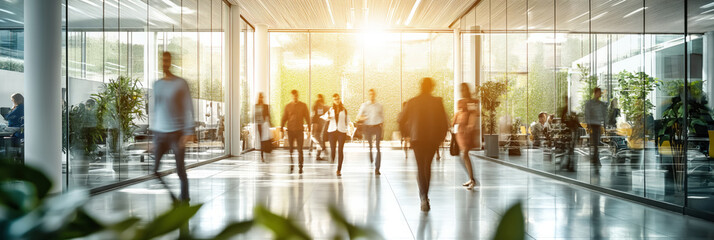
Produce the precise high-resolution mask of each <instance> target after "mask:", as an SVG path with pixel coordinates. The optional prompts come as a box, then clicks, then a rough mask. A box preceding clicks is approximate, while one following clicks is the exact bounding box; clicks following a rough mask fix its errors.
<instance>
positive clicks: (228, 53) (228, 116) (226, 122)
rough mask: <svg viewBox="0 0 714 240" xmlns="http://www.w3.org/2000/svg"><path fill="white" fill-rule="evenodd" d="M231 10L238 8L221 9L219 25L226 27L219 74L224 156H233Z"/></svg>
mask: <svg viewBox="0 0 714 240" xmlns="http://www.w3.org/2000/svg"><path fill="white" fill-rule="evenodd" d="M233 8H239V7H238V5H232V6H231V7H230V8H221V9H222V10H221V11H223V12H222V14H223V16H224V17H223V19H222V20H223V22H222V23H221V24H223V26H226V27H224V28H223V30H224V31H225V32H224V33H223V39H222V40H223V49H222V51H223V62H222V63H221V69H222V70H223V71H222V72H221V75H222V77H223V89H225V90H224V93H225V94H223V102H224V103H225V104H224V105H223V117H224V119H223V127H225V130H224V132H223V141H224V145H223V149H224V151H225V153H226V155H233V152H232V151H231V149H232V147H233V146H232V145H231V143H232V142H233V141H232V136H233V132H232V131H231V129H233V123H232V122H231V121H232V120H233V118H234V117H233V114H234V112H233V109H232V108H231V107H232V106H234V105H235V104H233V103H232V102H231V100H232V99H233V93H234V92H235V91H233V88H232V87H233V81H232V79H233V78H232V77H233V76H232V75H231V73H232V69H233V68H232V66H233V65H232V64H233V62H232V60H231V59H233V52H232V48H231V40H232V37H231V33H232V32H233V29H231V20H232V19H233V18H232V17H231V11H232V9H233ZM235 93H238V92H235ZM239 136H240V135H239Z"/></svg>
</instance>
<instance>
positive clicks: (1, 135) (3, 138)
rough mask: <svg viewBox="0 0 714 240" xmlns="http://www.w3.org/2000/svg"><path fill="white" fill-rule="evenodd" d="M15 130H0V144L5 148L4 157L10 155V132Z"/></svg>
mask: <svg viewBox="0 0 714 240" xmlns="http://www.w3.org/2000/svg"><path fill="white" fill-rule="evenodd" d="M13 133H15V132H4V131H3V132H0V145H1V146H2V147H3V148H4V149H5V155H4V156H5V157H10V154H9V153H10V146H12V134H13Z"/></svg>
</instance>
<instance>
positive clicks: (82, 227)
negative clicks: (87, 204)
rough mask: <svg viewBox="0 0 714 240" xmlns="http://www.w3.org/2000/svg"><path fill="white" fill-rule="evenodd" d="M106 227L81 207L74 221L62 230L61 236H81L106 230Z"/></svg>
mask: <svg viewBox="0 0 714 240" xmlns="http://www.w3.org/2000/svg"><path fill="white" fill-rule="evenodd" d="M104 229H105V227H104V225H102V224H101V223H99V222H98V221H97V220H96V219H94V218H93V217H92V216H89V214H87V213H86V212H85V211H84V210H82V209H79V210H78V211H77V215H76V216H75V217H74V219H72V221H71V222H70V223H69V224H68V225H67V226H66V227H65V228H64V229H63V230H62V232H61V233H60V238H62V239H70V238H80V237H86V236H89V235H92V234H94V233H97V232H100V231H102V230H104Z"/></svg>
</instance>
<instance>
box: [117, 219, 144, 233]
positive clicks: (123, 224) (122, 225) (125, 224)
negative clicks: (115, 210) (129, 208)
mask: <svg viewBox="0 0 714 240" xmlns="http://www.w3.org/2000/svg"><path fill="white" fill-rule="evenodd" d="M139 221H141V219H140V218H137V217H130V218H127V219H124V220H121V221H119V222H118V223H115V224H112V225H110V226H109V229H111V230H112V231H114V232H116V233H122V232H124V231H126V230H127V229H129V228H131V227H133V226H134V225H136V224H137V223H138V222H139Z"/></svg>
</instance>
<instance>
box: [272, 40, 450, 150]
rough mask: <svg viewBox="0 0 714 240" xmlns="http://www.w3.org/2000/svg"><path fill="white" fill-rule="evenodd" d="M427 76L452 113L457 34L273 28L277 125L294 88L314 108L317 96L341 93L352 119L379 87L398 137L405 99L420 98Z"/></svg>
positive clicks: (390, 130) (392, 135)
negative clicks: (276, 30)
mask: <svg viewBox="0 0 714 240" xmlns="http://www.w3.org/2000/svg"><path fill="white" fill-rule="evenodd" d="M423 77H432V78H434V79H435V80H436V82H437V87H436V89H435V92H434V94H435V95H438V96H440V97H443V98H444V105H445V106H447V107H446V110H447V113H448V114H449V117H451V115H452V114H453V107H448V106H453V102H454V100H453V79H454V77H453V33H436V32H422V33H399V32H378V31H375V32H340V33H337V32H270V105H271V114H272V115H271V116H272V117H273V118H272V119H273V125H276V126H277V125H279V124H280V117H282V110H283V108H284V106H285V105H286V104H287V103H288V102H289V101H291V96H290V91H292V90H293V89H295V90H298V92H299V93H300V101H303V102H305V103H308V105H310V106H312V104H313V103H314V101H315V100H316V96H317V94H322V95H324V96H325V99H326V102H327V103H328V104H329V103H330V102H331V100H330V99H331V96H332V95H333V94H335V93H338V94H340V95H341V96H342V101H343V103H344V104H345V106H346V108H347V112H348V113H349V114H350V116H351V118H352V121H355V120H356V119H355V116H356V114H357V111H358V110H359V106H360V105H361V104H362V103H363V102H365V101H367V91H369V90H370V89H375V91H376V92H377V101H378V102H380V103H382V105H383V106H384V117H385V120H384V125H385V128H384V138H385V139H387V140H399V138H398V137H399V135H398V134H399V132H398V127H397V116H398V115H399V112H400V111H401V103H402V102H404V101H407V100H408V99H409V98H412V97H414V96H416V94H417V93H418V89H419V87H418V86H419V80H420V79H421V78H423ZM351 131H352V130H351ZM350 133H351V132H350Z"/></svg>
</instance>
